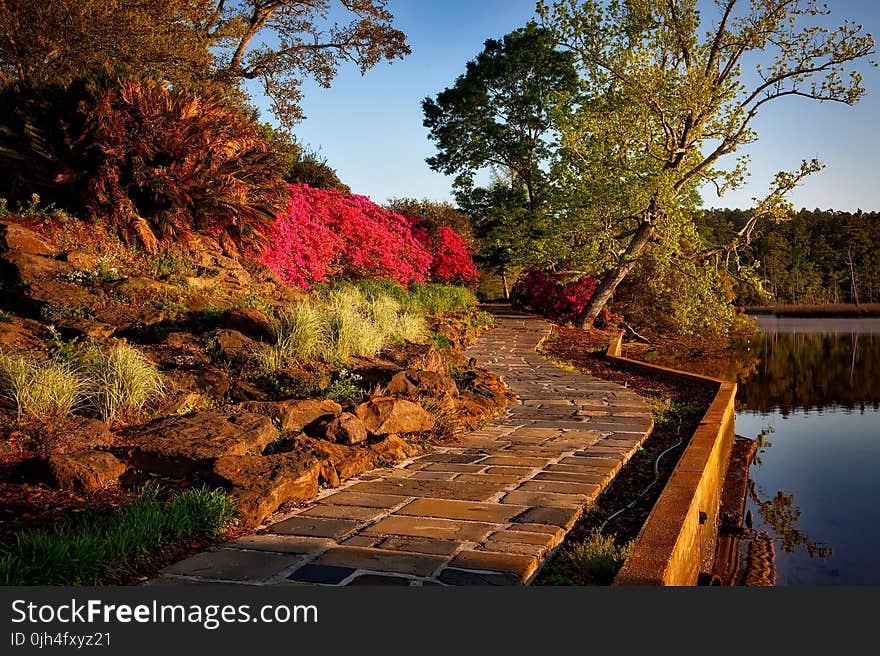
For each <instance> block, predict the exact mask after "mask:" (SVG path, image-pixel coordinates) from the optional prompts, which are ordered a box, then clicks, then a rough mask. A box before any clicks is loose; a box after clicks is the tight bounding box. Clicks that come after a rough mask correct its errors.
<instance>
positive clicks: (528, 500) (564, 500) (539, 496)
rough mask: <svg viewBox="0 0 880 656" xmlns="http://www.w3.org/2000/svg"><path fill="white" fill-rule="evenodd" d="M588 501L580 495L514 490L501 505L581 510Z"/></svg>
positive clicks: (506, 495)
mask: <svg viewBox="0 0 880 656" xmlns="http://www.w3.org/2000/svg"><path fill="white" fill-rule="evenodd" d="M586 501H587V499H586V498H585V497H584V496H582V495H580V494H554V493H552V492H528V491H525V490H514V491H513V492H508V493H507V494H505V495H504V498H503V499H501V503H512V504H516V505H518V506H550V507H551V508H580V507H581V506H582V505H583V504H584V503H585V502H586Z"/></svg>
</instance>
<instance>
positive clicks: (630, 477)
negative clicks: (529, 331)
mask: <svg viewBox="0 0 880 656" xmlns="http://www.w3.org/2000/svg"><path fill="white" fill-rule="evenodd" d="M614 335H615V333H612V332H606V331H599V330H591V331H584V330H580V329H575V328H565V327H556V328H554V330H553V333H552V335H551V336H550V337H549V338H548V339H547V340H545V341H544V343H543V345H542V352H543V354H544V355H546V356H549V357H550V358H551V359H553V360H557V361H560V362H564V363H566V364H570V365H573V366H574V367H576V368H577V369H579V370H581V371H584V372H585V373H589V374H590V375H593V376H596V377H597V378H602V379H605V380H610V381H613V382H615V383H618V384H620V385H624V386H626V387H628V388H629V389H632V390H633V391H635V392H637V393H638V394H639V395H640V396H642V397H643V398H645V399H647V400H648V401H649V402H650V401H651V400H663V399H671V400H672V401H673V402H674V403H675V404H677V405H680V406H687V407H688V410H689V412H687V413H683V414H682V415H680V421H678V420H673V421H669V422H662V423H661V422H657V423H656V424H655V427H654V430H653V431H652V433H651V435H650V436H649V437H648V439H647V440H645V442H644V444H643V447H642V449H641V450H639V452H637V453H636V454H635V455H634V456H633V457H632V458H631V459H630V461H629V462H628V463H627V464H626V465H625V466H624V467H623V468H622V469H621V470H620V472H619V473H618V474H617V476H616V477H615V478H614V480H613V481H612V483H611V484H610V485H609V486H608V488H607V489H606V490H605V491H604V492H602V494H601V495H599V497H598V498H597V499H596V502H595V504H594V505H593V507H592V508H591V509H590V510H589V511H588V512H586V513H585V514H584V516H583V517H582V518H581V520H580V521H578V523H577V524H576V525H575V526H574V528H573V529H572V531H571V532H570V533H569V534H568V536H567V537H566V539H565V541H564V542H563V544H562V546H561V548H560V552H562V551H564V550H565V549H566V547H567V546H569V545H572V544H577V543H579V542H582V541H584V540H585V539H587V538H589V537H590V535H591V534H592V533H593V532H595V531H596V530H597V529H599V527H600V526H602V524H603V523H605V521H606V519H607V518H609V517H611V516H612V515H614V514H615V513H617V512H618V511H619V510H621V509H623V508H625V507H626V506H627V505H629V504H630V503H631V502H632V501H633V500H634V499H636V497H638V496H639V495H640V494H641V493H642V492H643V491H644V490H645V489H646V488H647V487H648V486H649V485H650V484H651V482H652V481H653V480H654V462H655V460H656V459H657V457H658V456H659V455H660V454H661V453H663V452H664V451H666V450H667V449H669V448H670V447H672V446H674V445H675V444H676V443H677V442H678V441H679V439H681V440H682V444H681V445H680V446H679V447H677V448H675V449H673V450H672V451H670V452H669V453H667V454H666V455H665V456H664V457H663V459H662V460H661V462H660V467H659V474H660V478H659V480H658V481H657V482H656V483H655V484H654V485H653V487H651V488H650V490H649V491H648V492H647V493H646V494H645V495H644V496H643V497H641V498H640V499H639V500H638V501H637V502H636V503H635V504H634V506H633V507H632V508H630V509H628V510H625V511H624V512H622V513H621V514H620V515H618V516H617V517H616V518H614V519H612V520H611V521H610V522H608V524H607V525H606V526H605V528H604V531H603V534H605V535H615V539H616V541H617V542H618V544H623V543H626V542H628V541H630V540H633V539H635V537H636V536H637V535H638V533H639V531H640V530H641V528H642V525H643V524H644V522H645V519H646V518H647V517H648V514H649V513H650V511H651V508H652V507H653V506H654V503H655V502H656V500H657V498H658V497H659V496H660V493H661V492H662V490H663V486H664V485H665V483H666V479H667V478H668V477H669V474H670V473H671V472H672V470H673V469H674V467H675V465H676V464H677V462H678V460H679V458H680V457H681V454H682V452H683V450H684V448H685V446H687V443H688V441H689V439H690V436H691V435H693V433H694V431H695V430H696V428H697V426H698V425H699V423H700V420H701V419H702V417H703V414H704V413H705V411H706V410H707V409H708V407H709V405H710V404H711V402H712V399H713V398H714V396H715V392H716V389H715V387H714V386H712V385H711V384H708V383H702V382H699V381H689V380H686V379H681V378H678V377H673V376H663V375H659V374H658V375H655V374H651V376H650V377H647V376H645V375H644V372H643V371H641V370H639V369H637V368H635V367H632V366H626V365H625V364H620V363H615V362H613V361H610V360H605V359H604V353H605V349H606V348H607V346H608V343H609V342H610V340H611V338H612V337H614ZM552 569H553V568H552V567H551V566H549V565H548V567H545V568H544V570H543V574H539V577H538V579H537V581H536V585H542V584H547V583H548V576H549V574H548V573H549V572H550V571H551V570H552Z"/></svg>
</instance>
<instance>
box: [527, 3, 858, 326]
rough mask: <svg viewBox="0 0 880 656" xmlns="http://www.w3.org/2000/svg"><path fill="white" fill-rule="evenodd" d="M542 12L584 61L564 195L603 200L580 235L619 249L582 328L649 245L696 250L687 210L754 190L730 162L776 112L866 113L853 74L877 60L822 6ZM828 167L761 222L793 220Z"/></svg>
mask: <svg viewBox="0 0 880 656" xmlns="http://www.w3.org/2000/svg"><path fill="white" fill-rule="evenodd" d="M698 4H699V6H700V7H701V8H702V7H705V8H706V9H707V11H706V12H705V13H703V12H701V11H700V10H699V9H698ZM538 13H539V15H540V17H541V20H542V23H543V25H544V26H545V27H546V28H547V29H550V30H551V31H552V32H553V34H554V36H555V39H556V43H557V44H558V46H559V47H562V48H564V49H565V50H567V51H569V52H571V53H573V54H574V55H575V56H576V57H577V61H578V66H579V68H580V72H581V80H582V83H583V88H584V98H583V100H582V102H581V103H580V104H579V105H578V107H577V109H576V111H574V112H572V113H570V114H569V115H568V116H566V117H565V118H564V119H563V120H562V122H561V124H560V129H561V131H562V146H563V149H564V151H565V153H566V158H565V161H566V165H565V166H564V167H561V168H560V169H559V170H558V181H559V186H560V188H561V193H562V194H563V195H569V196H571V197H585V198H587V199H593V200H594V201H595V209H594V210H593V211H591V212H584V213H582V214H581V220H582V221H583V222H584V223H591V225H582V226H579V228H580V229H582V230H587V231H591V230H592V231H593V232H600V231H604V234H605V235H606V237H605V238H606V240H607V242H608V243H607V248H605V249H603V250H604V251H605V252H606V253H607V254H608V255H607V261H606V262H605V263H604V266H603V267H602V270H600V271H598V273H599V274H600V282H599V285H598V287H597V289H596V292H595V293H594V295H593V297H592V299H591V301H590V303H588V304H587V306H586V307H585V308H584V311H583V312H582V313H581V315H580V316H579V317H578V321H577V323H578V324H579V325H587V324H590V323H592V321H593V320H594V319H595V318H596V316H598V314H599V312H600V311H601V310H602V308H603V307H604V306H605V305H606V303H607V302H608V301H609V299H610V298H611V297H612V295H613V293H614V291H615V289H616V288H617V286H618V285H619V284H620V283H621V281H623V280H624V279H625V278H626V277H627V275H628V274H629V273H630V272H631V271H632V269H633V268H634V267H635V265H636V264H637V262H638V261H639V259H640V258H641V257H642V256H643V255H644V254H645V253H646V252H647V250H648V248H649V245H650V244H652V243H655V242H665V244H666V245H667V247H669V248H674V247H675V245H676V242H677V241H680V239H681V238H682V237H685V238H687V239H686V241H690V242H692V243H694V240H693V239H690V237H693V236H695V235H696V229H695V225H694V223H693V216H694V214H692V213H689V212H684V211H682V199H684V198H687V197H693V194H694V193H695V192H696V190H697V188H698V187H700V186H701V185H703V184H706V183H709V184H711V185H714V187H715V188H716V189H717V191H718V193H719V194H722V193H723V192H725V191H727V190H729V189H733V188H735V187H737V186H739V185H741V184H742V182H743V180H744V178H745V176H746V175H747V161H746V160H745V159H744V158H740V159H739V160H737V162H736V164H735V165H734V166H729V167H727V168H724V167H722V164H723V163H724V161H725V158H729V156H730V155H732V154H734V153H736V152H737V151H738V150H739V149H740V148H741V147H743V146H745V145H747V144H749V143H751V142H753V141H755V140H756V139H757V132H756V131H755V129H754V123H755V119H756V117H757V116H758V115H759V114H760V113H761V112H762V110H764V109H765V107H767V106H768V104H770V103H776V102H778V101H779V100H781V99H783V98H786V97H801V98H806V99H810V100H822V101H831V102H839V103H846V104H850V105H851V104H854V103H856V102H857V101H858V100H859V99H860V98H861V96H862V95H863V94H864V93H865V89H864V88H863V86H862V80H861V77H860V76H859V74H858V72H857V71H856V70H854V66H853V64H854V63H855V62H858V61H859V60H863V59H865V58H868V57H869V56H870V55H872V54H873V53H874V39H873V38H872V37H871V35H869V34H865V33H864V32H863V30H862V27H861V26H859V25H855V24H853V23H851V22H849V21H844V22H843V23H842V24H841V25H840V26H839V27H836V28H828V27H825V24H826V22H827V20H826V16H827V14H828V13H829V12H828V11H827V10H826V9H825V8H824V6H820V5H819V4H818V3H817V2H815V1H814V0H716V1H715V2H714V3H710V2H699V3H698V2H697V0H610V1H607V2H600V1H599V0H583V1H578V0H559V1H558V2H554V3H553V4H552V6H549V5H547V4H546V3H545V2H543V1H542V2H539V5H538ZM707 28H708V32H707V31H706V30H707ZM747 67H748V68H750V69H751V70H750V71H749V73H748V74H747V73H746V72H745V69H746V68H747ZM818 167H819V165H818V163H817V162H804V163H803V164H802V165H801V167H800V169H798V170H796V171H794V172H788V173H786V172H783V173H780V174H779V175H778V176H777V178H776V181H775V184H774V189H773V191H771V193H770V195H769V196H768V198H767V199H766V200H765V202H763V203H761V204H760V205H759V210H760V211H761V213H762V216H763V217H767V216H779V214H780V213H781V212H783V211H786V210H787V209H788V208H787V205H786V203H785V199H784V197H785V192H787V191H789V190H790V189H791V188H793V187H794V186H795V185H796V184H798V183H799V182H800V181H801V180H802V179H803V177H804V176H806V175H808V174H809V173H811V172H812V171H815V170H817V168H818ZM597 210H601V211H597ZM608 236H610V239H608Z"/></svg>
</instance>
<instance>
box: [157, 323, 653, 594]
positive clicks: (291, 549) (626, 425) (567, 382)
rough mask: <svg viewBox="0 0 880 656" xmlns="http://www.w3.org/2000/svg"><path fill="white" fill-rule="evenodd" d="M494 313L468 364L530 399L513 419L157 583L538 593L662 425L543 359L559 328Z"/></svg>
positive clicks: (606, 389)
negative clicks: (580, 526) (554, 560)
mask: <svg viewBox="0 0 880 656" xmlns="http://www.w3.org/2000/svg"><path fill="white" fill-rule="evenodd" d="M493 314H495V316H496V319H497V321H498V325H497V327H496V328H495V329H494V330H492V331H491V332H490V333H488V334H487V335H485V336H483V337H482V338H480V339H479V340H478V341H477V343H476V344H475V345H474V346H473V347H472V348H471V349H470V351H469V352H468V355H469V356H471V357H475V358H477V360H478V361H479V363H480V365H481V366H483V367H485V368H487V369H490V370H492V371H494V372H496V373H498V374H501V375H502V376H503V377H504V380H505V382H506V383H507V384H508V385H509V386H510V388H511V389H512V390H513V391H514V393H516V395H517V397H518V402H517V403H515V404H512V405H511V406H510V407H509V408H508V411H507V414H506V416H504V417H502V418H499V419H496V420H494V421H493V422H491V423H490V424H489V425H488V426H486V427H485V428H484V429H482V430H479V431H476V432H473V433H470V434H469V435H468V436H467V437H465V438H464V439H463V441H462V442H461V443H460V444H459V445H456V446H455V447H448V448H439V449H437V450H436V451H435V452H433V453H431V454H430V455H426V456H422V457H419V458H415V459H413V460H408V461H406V462H403V463H400V464H399V465H398V466H397V467H395V468H389V469H381V470H374V471H372V472H370V473H369V474H367V475H362V476H361V477H359V478H358V479H354V480H352V481H349V484H348V485H346V486H344V487H341V488H336V489H334V490H329V491H327V492H326V494H324V495H323V496H321V497H319V498H318V499H316V500H315V502H314V503H311V504H309V505H308V507H306V508H303V509H299V510H297V511H296V512H295V513H294V514H292V515H291V516H289V517H288V518H287V519H285V520H283V521H281V522H278V523H275V524H273V525H271V526H269V527H268V529H267V532H266V533H262V534H259V535H250V536H247V537H244V538H241V539H240V540H237V541H235V542H231V543H227V544H225V545H223V546H222V547H221V548H220V549H218V550H216V551H211V552H205V553H201V554H197V555H196V556H193V557H191V558H189V559H187V560H184V561H182V562H179V563H176V564H174V565H171V566H170V567H168V568H166V569H165V570H164V571H163V573H162V575H161V576H160V577H158V578H157V579H154V580H152V581H150V584H154V585H155V584H158V585H163V584H180V583H193V582H199V583H208V582H226V583H229V582H235V583H244V584H254V585H277V584H280V585H312V584H323V585H404V586H409V585H437V584H441V585H442V584H445V585H522V584H527V583H528V582H529V581H530V580H531V579H532V578H533V577H534V575H535V573H536V572H537V570H538V568H539V567H540V565H541V564H542V563H543V562H544V560H545V559H546V558H547V557H548V555H549V554H550V553H551V551H552V550H553V549H554V548H555V547H556V546H557V545H559V543H560V542H561V541H562V539H563V538H564V537H565V534H566V533H567V531H568V530H570V529H571V527H572V525H573V524H574V523H575V521H576V520H577V519H578V517H579V516H580V514H581V512H582V510H583V508H584V506H585V505H586V504H587V503H588V502H590V501H592V500H593V499H595V498H596V496H598V494H599V493H600V492H601V491H602V490H603V489H604V488H605V486H607V484H608V483H609V481H610V480H611V479H612V478H613V477H614V475H615V474H616V473H617V471H618V470H619V469H620V467H621V466H622V465H623V464H624V463H625V462H626V461H627V460H628V459H629V458H630V456H631V455H632V454H633V453H634V452H635V450H636V449H637V448H638V446H639V445H640V444H641V443H642V441H643V440H644V439H645V437H646V436H647V434H648V433H649V432H650V430H651V427H652V424H653V422H652V419H651V414H650V412H649V410H648V409H647V407H646V406H645V403H644V401H643V400H642V399H641V398H640V397H638V396H637V395H636V394H635V393H633V392H631V391H629V390H627V389H625V388H623V387H621V386H619V385H616V384H614V383H610V382H606V381H602V380H599V379H596V378H592V377H590V376H585V375H581V374H576V373H570V372H567V371H565V370H563V369H560V368H558V367H556V366H554V365H552V364H551V363H549V362H548V361H547V360H545V359H544V358H542V357H541V356H540V355H538V354H537V353H536V352H535V347H536V346H537V344H538V343H539V342H540V340H541V339H542V338H543V337H544V336H545V335H546V334H547V331H548V330H549V325H548V324H547V323H546V322H544V321H542V320H540V319H537V318H534V317H528V316H523V315H519V314H516V313H513V312H512V311H510V310H509V309H505V308H503V307H500V306H499V307H498V308H493Z"/></svg>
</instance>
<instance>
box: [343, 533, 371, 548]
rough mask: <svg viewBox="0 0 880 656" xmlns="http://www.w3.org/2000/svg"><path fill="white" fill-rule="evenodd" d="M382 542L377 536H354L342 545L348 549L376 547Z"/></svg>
mask: <svg viewBox="0 0 880 656" xmlns="http://www.w3.org/2000/svg"><path fill="white" fill-rule="evenodd" d="M381 540H382V538H380V537H379V536H377V535H352V536H351V537H350V538H345V539H344V540H343V541H342V542H340V544H343V545H345V546H346V547H374V546H376V543H377V542H380V541H381ZM333 544H335V543H333Z"/></svg>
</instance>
